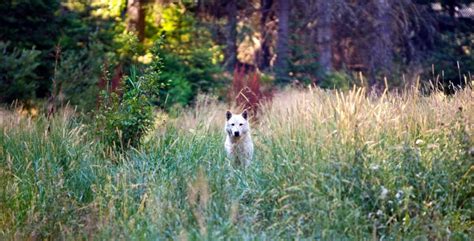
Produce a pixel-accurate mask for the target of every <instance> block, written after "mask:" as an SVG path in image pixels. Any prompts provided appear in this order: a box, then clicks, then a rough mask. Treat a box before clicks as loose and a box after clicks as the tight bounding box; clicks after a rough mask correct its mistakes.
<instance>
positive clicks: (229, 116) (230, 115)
mask: <svg viewBox="0 0 474 241" xmlns="http://www.w3.org/2000/svg"><path fill="white" fill-rule="evenodd" d="M225 117H226V118H227V120H229V119H230V118H231V117H232V112H230V111H227V112H226V113H225Z"/></svg>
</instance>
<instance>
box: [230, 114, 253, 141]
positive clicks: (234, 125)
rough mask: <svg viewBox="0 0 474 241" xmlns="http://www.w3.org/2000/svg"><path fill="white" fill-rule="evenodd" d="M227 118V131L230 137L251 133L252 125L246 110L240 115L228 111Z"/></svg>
mask: <svg viewBox="0 0 474 241" xmlns="http://www.w3.org/2000/svg"><path fill="white" fill-rule="evenodd" d="M226 118H227V122H226V125H225V131H226V132H227V135H229V136H230V137H234V138H239V137H241V136H244V135H246V134H247V133H249V131H250V126H249V122H248V113H247V111H246V110H244V112H242V114H240V115H236V114H232V112H230V111H227V113H226Z"/></svg>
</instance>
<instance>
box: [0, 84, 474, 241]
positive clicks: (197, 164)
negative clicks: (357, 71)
mask: <svg viewBox="0 0 474 241" xmlns="http://www.w3.org/2000/svg"><path fill="white" fill-rule="evenodd" d="M226 108H227V106H225V105H224V104H222V103H219V102H217V101H215V100H214V99H212V98H210V97H206V96H201V97H199V98H198V101H197V104H196V105H195V106H194V107H193V108H189V109H185V110H183V111H182V112H181V113H179V114H177V115H175V116H174V117H173V116H169V115H167V114H165V113H164V112H157V113H156V123H155V128H154V129H153V130H152V131H150V132H149V133H148V134H147V136H146V137H145V143H144V144H143V145H141V146H140V147H139V148H137V149H134V148H131V149H128V150H126V151H118V150H114V149H110V148H109V147H108V146H106V145H105V144H103V143H102V142H101V141H100V139H98V138H97V137H96V136H95V135H94V134H93V133H94V132H93V131H92V130H91V127H90V126H91V125H90V123H88V122H87V121H85V120H84V118H82V117H81V116H80V115H79V114H77V113H76V112H74V111H73V110H71V109H70V108H63V109H62V110H60V111H59V112H58V113H57V114H56V115H55V116H54V117H52V118H49V119H48V118H46V117H44V116H41V115H40V116H38V117H36V118H33V119H32V118H28V117H24V116H22V115H20V114H18V113H16V112H14V111H2V116H1V119H0V121H1V124H0V239H2V240H12V239H16V240H25V239H30V240H44V239H109V240H117V239H118V240H170V239H172V240H220V239H221V240H222V239H224V240H229V239H231V240H255V239H258V240H262V239H266V240H279V239H316V240H469V239H471V238H472V237H473V235H474V230H473V215H474V213H473V210H474V208H473V204H474V200H473V185H474V180H473V177H474V173H473V172H474V167H473V163H474V162H473V160H474V159H473V158H474V156H473V155H474V144H473V136H472V128H473V123H474V122H473V121H474V110H473V105H472V90H471V89H469V88H466V89H464V90H462V91H459V92H457V93H456V94H454V95H452V96H445V95H443V94H442V93H435V94H432V95H430V96H429V97H425V96H421V95H418V94H414V93H413V92H411V93H410V92H407V94H403V95H401V94H394V93H393V94H391V93H384V94H383V95H382V96H378V97H374V96H371V95H369V94H367V93H366V92H365V91H364V89H353V90H351V91H348V92H344V93H343V92H333V91H324V90H321V89H305V90H286V91H283V92H281V93H278V94H277V95H276V96H275V97H274V98H273V101H272V103H268V104H266V105H264V106H262V107H261V109H260V113H259V115H258V118H254V120H253V121H252V135H253V139H254V142H255V149H256V152H255V156H254V160H253V162H252V164H251V165H250V167H249V168H247V169H242V168H239V167H235V166H233V165H232V162H231V161H230V160H228V159H227V158H226V157H225V152H224V148H223V142H224V138H225V134H224V131H223V127H224V121H225V110H226Z"/></svg>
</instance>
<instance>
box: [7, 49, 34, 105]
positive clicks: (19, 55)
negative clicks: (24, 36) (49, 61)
mask: <svg viewBox="0 0 474 241" xmlns="http://www.w3.org/2000/svg"><path fill="white" fill-rule="evenodd" d="M9 45H10V43H9V42H6V43H5V42H0V51H1V54H0V101H1V102H12V101H13V100H28V99H33V98H35V89H36V84H35V80H36V79H37V78H38V76H37V75H36V74H35V70H36V68H37V67H38V65H39V55H40V51H38V50H35V49H34V48H32V49H30V50H28V49H22V50H20V49H17V48H13V49H12V50H11V51H9V48H8V47H9Z"/></svg>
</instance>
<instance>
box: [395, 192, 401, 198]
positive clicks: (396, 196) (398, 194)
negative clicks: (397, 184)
mask: <svg viewBox="0 0 474 241" xmlns="http://www.w3.org/2000/svg"><path fill="white" fill-rule="evenodd" d="M402 196H403V191H402V190H398V192H397V194H395V198H396V199H400V198H402Z"/></svg>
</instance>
